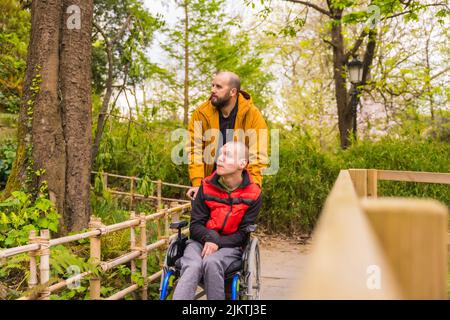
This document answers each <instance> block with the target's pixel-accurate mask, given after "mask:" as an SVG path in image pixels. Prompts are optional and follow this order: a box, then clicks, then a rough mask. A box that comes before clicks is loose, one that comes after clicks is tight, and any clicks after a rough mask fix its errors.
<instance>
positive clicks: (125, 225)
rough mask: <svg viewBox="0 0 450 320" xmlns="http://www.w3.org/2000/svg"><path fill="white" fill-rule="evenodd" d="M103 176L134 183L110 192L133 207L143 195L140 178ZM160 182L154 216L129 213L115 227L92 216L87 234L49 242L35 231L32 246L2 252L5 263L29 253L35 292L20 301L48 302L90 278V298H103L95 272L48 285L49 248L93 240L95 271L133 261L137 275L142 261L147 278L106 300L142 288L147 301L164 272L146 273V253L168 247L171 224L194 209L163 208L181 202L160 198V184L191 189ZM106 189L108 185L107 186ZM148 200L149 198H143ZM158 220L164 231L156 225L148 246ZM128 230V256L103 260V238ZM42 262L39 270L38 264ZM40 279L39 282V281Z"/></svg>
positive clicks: (185, 206) (45, 234)
mask: <svg viewBox="0 0 450 320" xmlns="http://www.w3.org/2000/svg"><path fill="white" fill-rule="evenodd" d="M103 175H104V177H107V176H115V177H120V178H124V179H129V180H131V181H132V184H131V192H121V193H118V192H112V191H113V190H108V191H109V192H111V193H115V194H121V195H125V196H129V197H130V199H131V204H132V201H133V198H134V197H137V196H142V197H144V196H143V195H139V194H135V193H134V192H133V181H135V180H137V179H139V178H136V177H126V176H119V175H113V174H109V173H104V174H103ZM155 183H157V186H159V187H158V190H159V191H158V196H157V197H155V198H156V200H157V201H158V208H159V210H158V211H157V212H156V213H154V214H149V215H147V214H145V213H140V214H139V215H136V213H135V212H134V211H130V219H129V220H126V221H123V222H120V223H116V224H112V225H104V224H102V222H101V219H100V218H97V217H94V216H93V217H91V220H90V223H89V229H90V231H88V232H83V233H79V234H75V235H70V236H66V237H61V238H56V239H50V235H49V231H48V230H41V232H40V235H39V236H37V235H36V233H35V231H31V232H30V237H29V243H28V244H27V245H24V246H20V247H15V248H9V249H5V250H2V251H0V261H4V260H5V259H7V258H8V257H11V256H15V255H18V254H22V253H28V255H29V259H30V263H29V277H28V287H29V289H30V290H29V292H33V294H30V295H28V296H24V297H21V298H19V300H30V299H43V300H45V299H49V298H50V294H51V293H53V292H56V291H58V290H60V289H63V288H65V287H66V286H68V285H70V284H73V283H75V282H77V281H80V280H81V279H83V278H86V277H89V281H90V298H91V299H101V298H100V288H101V282H100V278H99V277H98V276H96V275H95V274H94V273H93V272H92V271H86V272H83V273H81V274H78V275H75V276H73V277H70V278H68V279H65V280H62V281H60V282H58V283H55V284H52V285H49V280H50V248H51V247H54V246H56V245H61V244H67V243H71V242H74V241H78V240H82V239H89V241H90V259H89V260H90V261H91V263H92V264H93V267H94V268H98V269H99V270H100V271H102V272H106V271H109V270H111V269H113V268H115V267H117V266H119V265H123V264H125V263H128V262H130V263H131V273H132V274H133V273H135V272H136V264H135V260H141V271H140V272H141V276H142V277H143V279H144V285H142V286H139V285H138V284H136V283H134V284H132V285H131V286H129V287H127V288H125V289H123V290H121V291H119V292H117V293H115V294H113V295H112V296H110V297H108V298H106V299H107V300H117V299H122V298H124V297H125V296H126V295H128V294H130V293H132V292H134V291H136V290H138V289H141V297H142V299H147V288H148V284H149V283H151V282H152V281H155V280H156V279H158V278H159V277H160V276H161V274H162V270H160V271H158V272H156V273H154V274H152V275H148V274H147V254H148V253H149V252H150V251H152V250H155V249H157V248H161V247H163V246H166V245H167V244H168V243H169V242H170V240H171V239H173V238H174V237H176V236H177V235H176V234H171V231H170V230H169V225H170V222H171V221H170V220H172V221H179V219H180V215H182V214H183V213H184V212H186V211H188V210H189V209H190V207H191V203H190V202H188V203H185V204H182V205H178V204H177V203H175V202H172V203H171V206H172V207H171V208H164V209H162V202H163V200H169V201H180V200H178V199H170V198H163V197H162V196H161V185H168V186H174V187H179V188H189V187H188V186H183V185H176V184H171V183H165V182H161V181H160V180H158V181H155ZM106 186H107V183H106ZM144 198H148V197H144ZM158 220H164V230H160V223H157V224H156V226H157V241H156V242H153V243H147V225H148V223H149V222H150V221H158ZM135 228H139V229H140V232H139V235H140V236H139V239H138V241H136V240H137V239H136V233H135ZM126 229H129V230H130V252H128V253H125V254H123V255H121V256H119V257H117V258H115V259H112V260H109V261H101V242H102V237H104V236H105V235H107V234H110V233H113V232H119V231H123V230H126ZM188 232H189V229H188V228H185V229H184V230H182V233H183V234H187V233H188ZM38 261H39V267H38V263H37V262H38ZM38 271H39V277H38ZM38 278H39V281H38Z"/></svg>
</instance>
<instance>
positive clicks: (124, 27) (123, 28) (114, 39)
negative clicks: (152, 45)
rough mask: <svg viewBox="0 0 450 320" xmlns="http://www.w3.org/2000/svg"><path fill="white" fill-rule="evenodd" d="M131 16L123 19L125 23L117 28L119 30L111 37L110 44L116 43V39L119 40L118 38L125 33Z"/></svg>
mask: <svg viewBox="0 0 450 320" xmlns="http://www.w3.org/2000/svg"><path fill="white" fill-rule="evenodd" d="M131 18H132V16H131V15H129V16H128V17H127V20H126V21H125V23H124V24H123V26H122V28H121V29H120V30H119V32H118V33H117V34H116V36H115V37H114V38H113V39H112V41H111V44H112V45H114V44H116V42H117V40H119V39H120V38H122V36H123V34H124V33H125V30H126V29H127V28H128V26H129V25H130V22H131Z"/></svg>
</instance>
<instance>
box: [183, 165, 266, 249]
mask: <svg viewBox="0 0 450 320" xmlns="http://www.w3.org/2000/svg"><path fill="white" fill-rule="evenodd" d="M219 177H220V176H219V175H217V174H216V173H215V172H213V174H212V175H210V176H209V177H206V178H205V179H203V181H202V185H201V186H200V188H199V190H198V193H197V196H196V197H195V200H194V202H193V204H192V210H191V223H190V227H189V231H190V237H191V239H194V240H196V241H198V242H200V243H202V244H204V243H205V242H214V243H215V244H217V245H218V246H219V248H227V247H241V246H243V245H244V244H245V243H246V241H247V238H248V231H247V227H248V226H249V225H251V224H254V223H255V222H256V217H257V216H258V213H259V211H260V210H261V205H262V199H261V198H262V197H261V189H260V188H259V186H258V185H257V184H255V183H253V182H252V180H251V178H250V175H249V174H248V172H247V170H244V171H243V172H242V178H243V180H242V183H241V185H240V186H239V187H238V188H237V189H235V190H234V191H232V192H227V191H226V190H225V189H223V188H222V186H221V185H220V184H219V182H218V180H219Z"/></svg>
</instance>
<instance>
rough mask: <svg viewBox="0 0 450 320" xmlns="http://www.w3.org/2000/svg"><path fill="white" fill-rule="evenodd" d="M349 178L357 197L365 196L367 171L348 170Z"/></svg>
mask: <svg viewBox="0 0 450 320" xmlns="http://www.w3.org/2000/svg"><path fill="white" fill-rule="evenodd" d="M348 172H349V173H350V177H351V178H352V182H353V185H354V186H355V190H356V194H357V195H358V197H360V198H361V197H366V196H367V170H366V169H349V170H348Z"/></svg>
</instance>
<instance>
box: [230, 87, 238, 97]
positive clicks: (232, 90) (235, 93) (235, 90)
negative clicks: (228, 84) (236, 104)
mask: <svg viewBox="0 0 450 320" xmlns="http://www.w3.org/2000/svg"><path fill="white" fill-rule="evenodd" d="M230 93H232V94H234V95H235V96H237V89H236V88H232V89H231V90H230Z"/></svg>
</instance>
